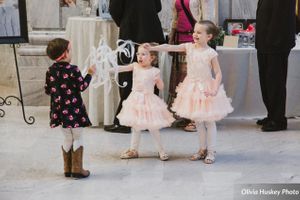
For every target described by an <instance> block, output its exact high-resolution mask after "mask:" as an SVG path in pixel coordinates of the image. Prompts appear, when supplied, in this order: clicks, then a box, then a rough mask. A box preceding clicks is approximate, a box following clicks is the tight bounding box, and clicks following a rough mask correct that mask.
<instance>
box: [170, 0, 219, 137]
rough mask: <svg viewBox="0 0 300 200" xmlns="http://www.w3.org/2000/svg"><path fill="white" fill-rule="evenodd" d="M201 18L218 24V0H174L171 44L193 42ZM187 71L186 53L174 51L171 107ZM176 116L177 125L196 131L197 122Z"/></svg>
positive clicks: (186, 129) (171, 77) (171, 76)
mask: <svg viewBox="0 0 300 200" xmlns="http://www.w3.org/2000/svg"><path fill="white" fill-rule="evenodd" d="M199 20H210V21H212V22H214V23H215V24H218V1H217V0H174V1H173V18H172V24H171V31H170V34H169V44H181V43H186V42H193V36H192V34H193V32H194V24H195V22H196V21H199ZM214 48H215V47H214ZM186 73H187V68H186V55H185V53H184V52H180V53H173V61H172V69H171V75H170V84H169V97H168V107H169V108H170V107H171V106H172V103H173V100H174V98H175V97H176V87H177V86H178V84H179V83H181V82H182V81H183V79H184V78H185V76H186ZM176 118H177V119H178V120H177V122H176V123H175V124H176V125H177V126H183V127H185V128H184V130H185V131H190V132H192V131H193V132H194V131H196V125H195V123H193V122H191V121H190V120H188V119H182V118H179V117H178V116H176Z"/></svg>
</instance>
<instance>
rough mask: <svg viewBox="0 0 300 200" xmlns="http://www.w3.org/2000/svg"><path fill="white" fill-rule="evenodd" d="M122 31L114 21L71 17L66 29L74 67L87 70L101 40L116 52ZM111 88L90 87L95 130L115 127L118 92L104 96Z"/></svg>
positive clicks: (89, 107) (87, 98)
mask: <svg viewBox="0 0 300 200" xmlns="http://www.w3.org/2000/svg"><path fill="white" fill-rule="evenodd" d="M118 32H119V30H118V27H117V26H116V24H115V23H114V22H113V21H112V20H106V19H100V18H97V17H70V18H69V19H68V22H67V26H66V38H67V39H69V40H70V41H71V45H72V63H73V64H75V65H78V67H79V68H80V69H81V70H83V68H84V62H85V60H86V59H87V57H88V55H89V54H90V51H91V48H92V47H97V46H98V43H99V41H100V39H101V38H103V39H104V40H105V41H106V43H107V44H108V45H109V46H110V47H112V48H113V49H114V48H116V41H117V39H118ZM105 89H107V87H103V86H101V87H98V88H96V89H95V88H92V87H89V88H88V90H87V91H86V92H84V94H83V99H84V102H85V104H86V106H87V110H88V113H89V117H90V120H91V122H92V124H93V126H98V125H99V124H102V122H103V123H104V124H105V125H108V124H111V123H112V121H113V118H114V112H115V110H116V106H117V103H118V101H119V96H118V88H117V87H116V85H114V86H113V87H112V90H111V92H110V93H109V95H107V96H104V90H105Z"/></svg>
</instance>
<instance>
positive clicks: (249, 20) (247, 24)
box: [245, 19, 256, 28]
mask: <svg viewBox="0 0 300 200" xmlns="http://www.w3.org/2000/svg"><path fill="white" fill-rule="evenodd" d="M250 24H252V25H253V26H254V27H256V19H247V20H246V24H245V28H247V27H248V26H249V25H250Z"/></svg>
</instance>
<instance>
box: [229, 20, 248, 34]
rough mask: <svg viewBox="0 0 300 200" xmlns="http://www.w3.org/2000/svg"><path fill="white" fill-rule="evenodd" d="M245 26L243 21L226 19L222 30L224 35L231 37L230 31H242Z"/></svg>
mask: <svg viewBox="0 0 300 200" xmlns="http://www.w3.org/2000/svg"><path fill="white" fill-rule="evenodd" d="M245 26H246V20H245V19H226V20H225V21H224V30H225V34H226V35H232V30H234V29H240V30H244V29H245Z"/></svg>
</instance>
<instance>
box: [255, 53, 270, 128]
mask: <svg viewBox="0 0 300 200" xmlns="http://www.w3.org/2000/svg"><path fill="white" fill-rule="evenodd" d="M267 58H268V54H263V53H260V52H257V62H258V71H259V82H260V89H261V95H262V99H263V102H264V104H265V107H266V109H267V113H268V114H267V117H266V118H264V119H261V120H258V121H257V122H256V123H257V124H258V125H263V124H265V123H266V122H267V120H268V118H269V101H268V95H267V77H268V67H269V65H268V62H267V60H268V59H267Z"/></svg>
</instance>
